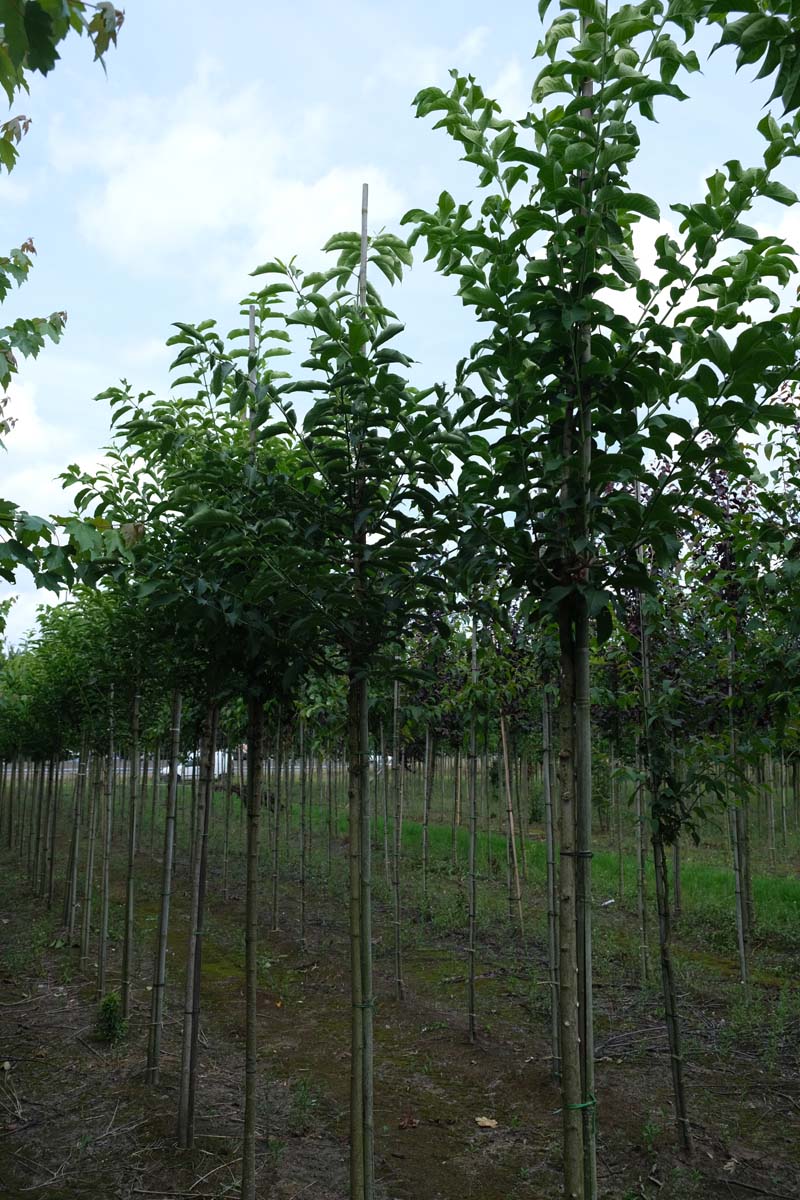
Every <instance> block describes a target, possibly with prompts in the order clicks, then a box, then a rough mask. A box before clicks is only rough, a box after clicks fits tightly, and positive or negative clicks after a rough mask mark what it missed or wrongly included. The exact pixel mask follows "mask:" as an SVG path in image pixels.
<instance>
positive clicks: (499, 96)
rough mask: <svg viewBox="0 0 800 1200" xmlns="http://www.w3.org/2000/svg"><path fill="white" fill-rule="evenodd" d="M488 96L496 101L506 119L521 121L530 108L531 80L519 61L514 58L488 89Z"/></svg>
mask: <svg viewBox="0 0 800 1200" xmlns="http://www.w3.org/2000/svg"><path fill="white" fill-rule="evenodd" d="M486 93H487V95H489V96H491V98H492V99H493V100H496V101H497V102H498V104H499V105H500V107H501V109H502V110H503V116H504V117H510V118H511V119H512V120H515V121H516V120H519V118H520V117H522V116H523V115H524V114H525V113H526V112H527V111H528V108H529V107H530V95H531V85H530V79H529V78H528V76H527V75H526V74H525V72H524V71H523V69H522V65H521V63H520V62H519V59H517V58H512V60H511V62H509V63H507V64H506V65H505V66H504V67H503V69H502V71H501V72H500V74H499V75H498V76H497V77H496V79H495V80H494V82H493V83H492V84H491V85H490V86H489V87H488V88H487V89H486Z"/></svg>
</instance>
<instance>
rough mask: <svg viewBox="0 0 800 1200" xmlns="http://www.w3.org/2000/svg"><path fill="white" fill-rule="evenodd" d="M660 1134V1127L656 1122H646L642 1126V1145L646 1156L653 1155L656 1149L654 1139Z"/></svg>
mask: <svg viewBox="0 0 800 1200" xmlns="http://www.w3.org/2000/svg"><path fill="white" fill-rule="evenodd" d="M660 1134H661V1126H660V1125H659V1123H658V1121H654V1120H652V1119H651V1120H648V1121H645V1123H644V1125H643V1126H642V1145H643V1146H644V1148H645V1150H646V1151H647V1153H648V1154H654V1153H655V1148H656V1138H658V1137H659V1135H660Z"/></svg>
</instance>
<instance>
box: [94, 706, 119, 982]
mask: <svg viewBox="0 0 800 1200" xmlns="http://www.w3.org/2000/svg"><path fill="white" fill-rule="evenodd" d="M113 703H114V688H113V685H112V687H111V694H110V702H109V732H108V761H107V763H106V773H105V779H104V787H103V863H102V888H101V893H100V944H99V948H98V953H97V995H98V998H99V999H101V1000H102V999H103V997H104V996H105V994H106V968H107V964H108V912H109V905H110V903H111V879H110V871H111V832H112V823H113V819H114V816H113V804H114V787H113V778H112V775H113V773H114V770H115V766H114V724H113V719H112V714H113Z"/></svg>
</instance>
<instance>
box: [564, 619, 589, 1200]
mask: <svg viewBox="0 0 800 1200" xmlns="http://www.w3.org/2000/svg"><path fill="white" fill-rule="evenodd" d="M558 622H559V644H560V659H561V673H560V683H559V704H558V722H559V753H558V760H559V799H560V826H561V828H560V838H559V841H560V846H561V853H560V870H559V993H560V995H559V1015H560V1020H561V1096H562V1105H561V1112H562V1124H563V1129H564V1193H565V1196H566V1197H567V1200H588V1197H587V1196H586V1193H585V1190H584V1145H583V1117H582V1113H583V1108H582V1106H583V1091H582V1082H581V1045H580V1028H581V1013H580V993H579V987H578V982H579V981H578V969H579V948H578V937H577V933H578V925H577V871H576V862H577V854H578V846H577V816H576V796H575V780H576V775H577V770H576V750H575V722H574V717H573V712H574V706H575V657H576V655H575V643H574V640H573V626H572V598H571V597H569V596H568V597H567V598H566V599H565V600H562V601H561V602H560V604H559V608H558Z"/></svg>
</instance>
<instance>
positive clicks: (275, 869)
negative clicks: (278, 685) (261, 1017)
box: [272, 713, 289, 933]
mask: <svg viewBox="0 0 800 1200" xmlns="http://www.w3.org/2000/svg"><path fill="white" fill-rule="evenodd" d="M281 725H282V722H281V715H280V713H279V714H278V732H277V735H276V738H275V813H274V820H273V823H272V932H273V933H277V931H278V879H279V874H280V841H281V767H282V765H283V759H282V743H283V737H282V728H281ZM286 803H287V804H288V803H289V797H288V795H287V797H286Z"/></svg>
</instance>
